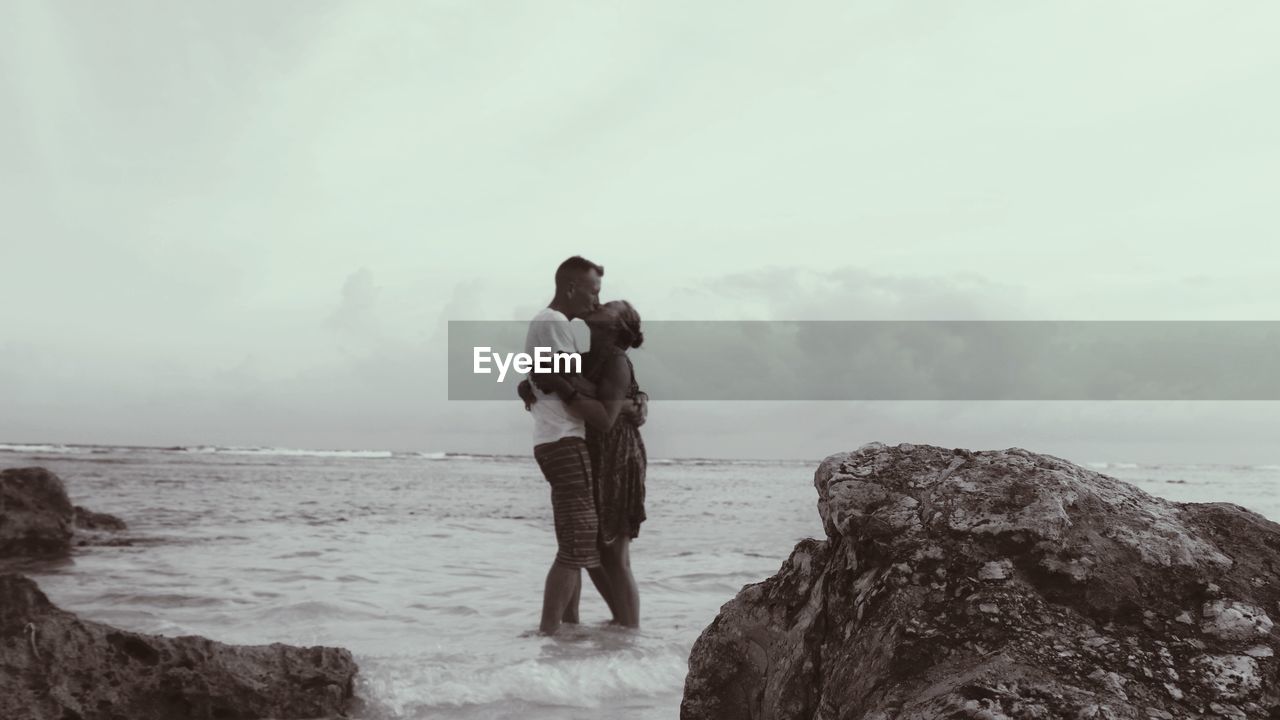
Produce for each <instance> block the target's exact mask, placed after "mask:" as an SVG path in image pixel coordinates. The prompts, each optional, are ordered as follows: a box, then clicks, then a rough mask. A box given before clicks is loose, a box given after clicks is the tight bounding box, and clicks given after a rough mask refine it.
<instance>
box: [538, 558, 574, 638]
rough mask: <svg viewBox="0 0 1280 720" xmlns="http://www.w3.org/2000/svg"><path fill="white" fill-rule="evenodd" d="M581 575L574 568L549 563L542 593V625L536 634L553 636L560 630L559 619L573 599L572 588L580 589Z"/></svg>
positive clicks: (557, 563)
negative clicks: (549, 566)
mask: <svg viewBox="0 0 1280 720" xmlns="http://www.w3.org/2000/svg"><path fill="white" fill-rule="evenodd" d="M581 585H582V573H581V572H580V571H579V570H578V568H575V567H567V566H565V565H561V564H560V563H559V562H554V563H551V569H550V570H548V571H547V584H546V587H545V588H544V589H543V591H542V623H541V624H540V625H539V626H538V632H540V633H542V634H543V635H555V634H556V631H557V630H559V629H560V621H561V618H563V617H564V612H565V608H567V607H569V601H570V600H572V599H573V594H574V588H575V586H576V587H581Z"/></svg>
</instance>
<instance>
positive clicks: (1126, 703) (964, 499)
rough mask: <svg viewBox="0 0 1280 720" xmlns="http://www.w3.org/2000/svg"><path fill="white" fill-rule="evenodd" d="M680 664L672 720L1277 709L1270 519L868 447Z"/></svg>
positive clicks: (1275, 529) (1003, 466)
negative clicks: (683, 676)
mask: <svg viewBox="0 0 1280 720" xmlns="http://www.w3.org/2000/svg"><path fill="white" fill-rule="evenodd" d="M814 482H815V485H816V486H817V490H818V511H819V514H820V515H821V518H822V523H823V526H824V529H825V531H826V535H827V539H826V540H824V541H818V540H806V541H803V542H801V543H800V544H799V545H797V546H796V548H795V550H794V552H793V553H792V554H791V557H790V558H789V559H788V560H787V561H786V562H785V563H784V564H783V566H782V568H781V570H780V571H779V572H778V574H777V575H776V576H774V577H772V578H770V579H769V580H766V581H765V582H763V583H759V584H756V585H750V586H747V587H745V588H744V589H743V590H742V592H740V593H739V594H738V596H737V597H736V598H734V599H733V600H732V601H730V602H729V603H727V604H726V605H725V606H724V607H723V608H722V609H721V612H720V615H719V616H718V617H717V618H716V619H715V621H714V622H713V623H712V624H711V625H710V626H709V627H708V628H707V629H706V630H705V631H704V632H703V634H702V636H701V637H700V638H699V639H698V641H697V643H696V644H695V646H694V649H693V653H692V655H691V657H690V663H689V664H690V667H689V675H688V678H687V680H686V683H685V694H684V701H683V703H682V706H681V717H682V718H684V719H685V720H702V719H712V718H715V719H725V720H729V719H734V720H737V719H739V718H770V719H772V720H785V719H788V718H806V719H809V718H815V719H821V720H835V719H837V718H839V719H848V720H855V719H858V720H891V719H892V720H932V719H942V718H975V719H985V720H1002V719H1007V718H1013V719H1021V718H1036V719H1048V718H1072V719H1077V718H1096V719H1099V720H1100V719H1102V718H1111V719H1120V718H1124V719H1132V720H1139V719H1140V720H1153V719H1166V720H1167V719H1171V718H1201V717H1219V718H1233V719H1240V720H1244V719H1245V718H1248V719H1250V720H1264V719H1266V718H1280V683H1278V681H1277V680H1278V679H1277V660H1276V658H1275V657H1274V652H1275V650H1274V648H1275V646H1276V644H1277V640H1278V638H1277V633H1276V630H1275V626H1274V623H1273V620H1272V618H1271V615H1272V614H1274V613H1276V612H1277V611H1280V604H1278V601H1280V582H1277V581H1278V580H1280V526H1278V525H1276V524H1275V523H1272V522H1269V521H1268V520H1266V519H1264V518H1262V517H1261V516H1259V515H1257V514H1255V513H1252V512H1250V511H1248V510H1245V509H1244V508H1241V507H1238V506H1234V505H1227V504H1218V503H1213V504H1180V503H1173V502H1168V501H1165V500H1162V499H1159V498H1156V497H1153V496H1151V495H1148V494H1146V493H1144V492H1142V491H1140V490H1138V489H1137V488H1134V487H1132V486H1130V485H1128V484H1125V483H1123V482H1120V481H1119V480H1116V479H1114V478H1111V477H1107V476H1104V475H1100V474H1098V473H1096V472H1092V471H1090V470H1087V469H1084V468H1081V467H1078V466H1076V465H1073V464H1071V463H1069V462H1066V461H1064V460H1060V459H1058V458H1055V457H1051V456H1048V455H1038V454H1035V453H1030V452H1027V451H1025V450H1018V449H1013V450H1003V451H994V452H968V451H963V450H947V449H943V448H938V447H928V446H910V445H899V446H897V447H886V446H884V445H880V444H878V443H877V444H872V445H868V446H865V447H863V448H861V449H859V450H858V451H856V452H853V453H845V454H840V455H833V456H832V457H829V458H827V459H826V460H825V461H824V462H823V463H822V465H821V466H820V467H819V468H818V471H817V473H816V475H815V478H814Z"/></svg>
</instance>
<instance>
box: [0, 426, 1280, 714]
mask: <svg viewBox="0 0 1280 720" xmlns="http://www.w3.org/2000/svg"><path fill="white" fill-rule="evenodd" d="M26 465H42V466H44V467H47V468H49V469H50V470H52V471H54V472H56V473H58V474H59V475H60V476H61V477H62V478H63V480H64V481H65V482H66V485H67V491H68V494H69V495H70V496H71V498H72V500H73V501H74V502H76V503H77V504H80V505H84V506H86V507H88V508H90V509H92V510H97V511H102V512H109V513H113V514H116V515H119V516H120V517H122V518H124V519H125V520H127V521H128V523H129V525H130V529H129V531H128V536H129V537H131V538H132V539H133V544H132V545H129V546H122V547H87V548H79V549H77V550H76V552H75V553H74V555H73V556H72V558H71V559H70V560H68V561H61V562H57V563H41V564H31V565H27V566H26V567H24V568H22V569H23V571H24V572H27V573H28V574H29V575H31V576H32V577H33V578H34V579H36V580H37V581H38V582H39V583H40V586H41V588H43V589H44V591H45V592H46V593H47V594H48V595H49V597H50V598H51V599H52V600H53V601H54V602H55V603H57V604H58V605H60V606H62V607H64V608H66V609H68V610H72V611H75V612H77V613H79V614H80V615H82V616H83V617H85V618H87V619H92V620H98V621H101V622H106V623H110V624H113V625H116V626H119V627H123V628H127V629H130V630H136V631H140V632H148V633H161V634H165V635H185V634H198V635H204V636H207V637H210V638H214V639H216V640H221V641H224V642H231V643H241V644H261V643H270V642H284V643H291V644H295V645H317V644H319V645H335V646H341V647H345V648H348V649H350V650H351V651H352V653H354V655H355V658H356V660H357V662H358V663H359V665H360V675H359V677H358V681H357V695H358V696H359V698H360V699H361V708H360V710H359V714H358V715H359V717H363V718H368V719H381V718H476V719H478V718H495V719H496V718H522V719H525V720H537V719H538V718H600V717H608V718H619V719H627V718H632V719H645V720H650V719H652V720H658V719H670V718H675V717H677V715H678V708H679V700H680V692H681V688H682V685H683V682H684V676H685V671H686V668H687V659H688V654H689V650H690V648H691V647H692V645H693V642H694V640H695V639H696V638H697V636H698V634H699V633H700V632H701V631H702V629H703V628H704V627H706V626H707V624H708V623H710V622H711V620H712V619H713V618H714V617H715V615H716V612H717V610H718V609H719V607H720V606H721V605H722V604H723V603H725V602H727V601H728V600H729V599H730V598H732V597H733V596H734V594H735V593H737V592H738V590H740V589H741V588H742V586H743V585H745V584H748V583H753V582H758V581H760V580H763V579H765V578H767V577H769V576H770V575H772V574H773V573H774V572H776V571H777V569H778V566H779V564H780V563H781V562H782V561H783V560H784V559H785V558H786V557H787V555H788V554H789V553H790V551H791V548H792V547H793V546H794V545H795V543H796V542H797V541H799V540H800V539H802V538H805V537H815V536H816V537H822V527H821V524H820V522H819V519H818V514H817V511H816V508H815V502H816V500H817V496H816V493H815V492H814V489H813V483H812V478H813V470H814V468H815V467H816V466H817V459H815V460H811V461H804V462H796V461H785V462H755V461H723V460H678V461H654V462H652V463H651V465H650V468H649V477H648V483H647V489H648V502H647V510H648V515H649V520H648V522H646V523H645V524H644V525H643V527H642V529H641V533H640V537H639V538H638V539H637V540H636V541H635V542H634V544H633V546H632V565H633V570H634V572H635V575H636V578H637V581H638V583H639V587H640V597H641V614H642V628H641V629H640V630H639V631H638V632H631V631H625V630H618V629H614V628H611V627H609V626H607V625H606V624H605V621H606V620H607V619H608V611H607V609H606V607H605V605H604V603H603V601H601V600H600V598H599V597H598V596H597V595H596V594H595V593H594V590H593V589H592V587H591V585H590V583H589V582H586V580H585V577H584V584H583V593H582V609H581V615H582V621H583V622H582V624H581V626H579V627H576V628H575V627H572V626H569V627H566V629H565V631H563V632H562V633H561V635H560V636H558V637H556V638H544V637H540V636H537V635H536V634H534V633H533V632H532V631H533V630H535V629H536V627H537V624H538V614H539V610H540V605H541V597H542V584H543V579H544V577H545V575H546V571H547V569H548V566H549V564H550V560H551V558H552V557H553V556H554V554H555V538H554V535H553V531H552V525H551V512H550V500H549V494H548V488H547V485H546V482H545V481H544V480H543V479H542V476H541V474H540V473H539V471H538V468H537V466H536V465H535V464H534V463H533V461H532V458H529V457H480V456H467V455H451V454H446V453H391V452H380V451H328V452H326V451H301V450H282V449H271V448H216V447H200V448H172V449H165V450H161V449H154V448H118V447H96V446H22V445H7V446H6V445H0V467H18V466H26ZM1095 467H1096V468H1097V469H1099V470H1100V471H1102V472H1105V473H1107V474H1110V475H1114V476H1116V477H1119V478H1121V479H1124V480H1127V481H1130V482H1133V483H1135V484H1137V485H1138V486H1139V487H1142V488H1143V489H1144V490H1147V491H1148V492H1151V493H1153V494H1156V495H1161V496H1164V497H1167V498H1170V499H1173V500H1180V501H1227V502H1234V503H1237V504H1240V505H1244V506H1246V507H1249V508H1251V509H1253V510H1256V511H1258V512H1261V513H1263V514H1265V515H1267V516H1268V517H1270V518H1272V519H1277V518H1280V496H1278V495H1277V493H1276V492H1275V483H1276V482H1277V480H1280V467H1275V466H1259V467H1250V466H1213V465H1208V466H1177V465H1165V466H1161V465H1145V466H1144V465H1131V464H1110V465H1108V464H1105V463H1098V464H1096V465H1095Z"/></svg>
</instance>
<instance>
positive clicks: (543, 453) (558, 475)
mask: <svg viewBox="0 0 1280 720" xmlns="http://www.w3.org/2000/svg"><path fill="white" fill-rule="evenodd" d="M533 457H534V459H535V460H537V461H538V467H539V468H541V469H542V476H543V477H545V478H546V479H547V482H548V483H549V484H550V485H551V510H552V512H553V513H554V514H555V519H556V545H557V546H558V550H557V551H556V562H557V563H559V564H561V565H564V566H566V567H573V568H592V567H599V566H600V551H599V550H598V549H597V547H596V535H597V533H598V530H599V520H598V519H597V517H596V502H595V487H594V486H593V485H592V482H591V456H590V455H588V454H587V441H586V440H583V439H582V438H577V437H566V438H560V439H559V440H556V441H555V442H549V443H543V444H541V445H538V446H536V447H534V448H533Z"/></svg>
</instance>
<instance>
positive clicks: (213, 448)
mask: <svg viewBox="0 0 1280 720" xmlns="http://www.w3.org/2000/svg"><path fill="white" fill-rule="evenodd" d="M174 449H175V450H177V451H178V452H184V453H190V454H195V455H273V456H276V455H285V456H290V457H328V458H372V459H379V458H389V457H394V456H395V453H393V452H391V451H390V450H303V449H299V448H278V447H234V446H231V447H224V446H221V445H197V446H193V447H178V448H174Z"/></svg>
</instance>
